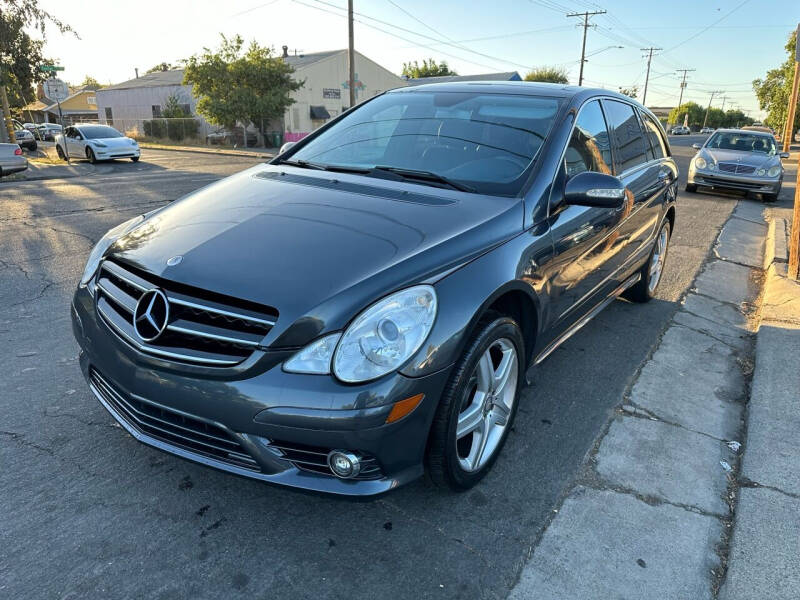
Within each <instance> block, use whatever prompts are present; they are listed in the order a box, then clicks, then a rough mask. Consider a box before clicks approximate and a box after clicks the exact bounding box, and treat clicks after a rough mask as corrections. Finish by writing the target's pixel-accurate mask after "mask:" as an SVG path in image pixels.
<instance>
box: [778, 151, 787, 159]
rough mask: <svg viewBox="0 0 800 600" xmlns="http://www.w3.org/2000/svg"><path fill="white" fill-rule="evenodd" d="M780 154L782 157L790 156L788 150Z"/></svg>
mask: <svg viewBox="0 0 800 600" xmlns="http://www.w3.org/2000/svg"><path fill="white" fill-rule="evenodd" d="M778 156H780V157H781V158H789V153H788V152H781V153H780V154H778Z"/></svg>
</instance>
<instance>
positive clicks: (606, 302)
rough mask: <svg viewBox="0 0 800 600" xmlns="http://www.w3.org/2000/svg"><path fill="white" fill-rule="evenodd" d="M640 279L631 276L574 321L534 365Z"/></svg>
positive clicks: (639, 274)
mask: <svg viewBox="0 0 800 600" xmlns="http://www.w3.org/2000/svg"><path fill="white" fill-rule="evenodd" d="M641 278H642V274H641V273H636V274H635V275H632V276H631V277H629V278H628V279H627V280H626V281H625V282H624V283H623V284H622V285H621V286H619V287H618V288H617V289H615V290H614V291H613V292H611V293H610V294H609V295H608V297H607V298H606V299H605V300H603V301H602V302H600V303H599V304H597V305H596V306H595V307H594V308H593V309H592V310H590V311H589V312H588V313H586V315H585V316H584V317H583V318H582V319H580V320H579V321H576V322H575V323H573V324H572V326H571V327H570V328H569V329H567V330H566V331H565V332H564V333H562V334H561V335H560V336H559V337H558V338H556V339H555V340H554V341H553V342H551V343H550V345H549V346H547V348H545V349H544V350H542V352H541V353H540V354H539V356H537V357H536V360H535V361H534V364H536V365H538V364H539V363H540V362H542V361H543V360H544V359H545V358H547V357H548V356H550V355H551V354H552V353H553V351H554V350H555V349H556V348H558V347H559V346H560V345H561V344H563V343H564V342H566V341H567V340H568V339H569V338H571V337H572V336H573V335H575V334H576V333H577V332H578V330H579V329H580V328H581V327H583V326H584V325H586V324H587V323H588V322H589V321H591V320H592V319H593V318H595V317H596V316H597V314H598V313H599V312H600V311H601V310H603V309H604V308H605V307H606V306H608V305H609V304H611V302H613V301H614V300H615V299H616V298H617V296H619V295H620V294H621V293H622V292H624V291H625V290H627V289H628V288H629V287H631V286H633V285H635V284H636V283H637V282H638V281H639V280H640V279H641Z"/></svg>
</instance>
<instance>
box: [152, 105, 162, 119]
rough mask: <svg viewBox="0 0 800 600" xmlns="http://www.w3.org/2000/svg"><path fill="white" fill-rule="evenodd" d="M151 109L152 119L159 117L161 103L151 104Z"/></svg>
mask: <svg viewBox="0 0 800 600" xmlns="http://www.w3.org/2000/svg"><path fill="white" fill-rule="evenodd" d="M152 111H153V118H154V119H159V118H161V105H160V104H153V107H152Z"/></svg>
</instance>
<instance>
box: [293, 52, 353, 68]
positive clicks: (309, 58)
mask: <svg viewBox="0 0 800 600" xmlns="http://www.w3.org/2000/svg"><path fill="white" fill-rule="evenodd" d="M342 52H347V50H344V49H342V50H326V51H325V52H310V53H309V54H296V55H295V54H290V55H289V56H284V57H283V60H285V61H286V62H287V63H289V64H290V65H291V66H292V67H294V68H295V69H300V68H302V67H305V66H307V65H310V64H312V63H315V62H319V61H321V60H325V59H326V58H330V57H331V56H336V55H337V54H341V53H342Z"/></svg>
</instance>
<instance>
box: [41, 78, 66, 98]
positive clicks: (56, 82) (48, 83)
mask: <svg viewBox="0 0 800 600" xmlns="http://www.w3.org/2000/svg"><path fill="white" fill-rule="evenodd" d="M42 86H43V87H44V95H45V96H47V97H48V98H50V99H51V100H55V101H56V102H61V101H62V100H65V99H66V98H67V96H69V88H68V87H67V84H66V83H64V82H63V81H61V80H60V79H55V78H52V79H45V80H44V82H42Z"/></svg>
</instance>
